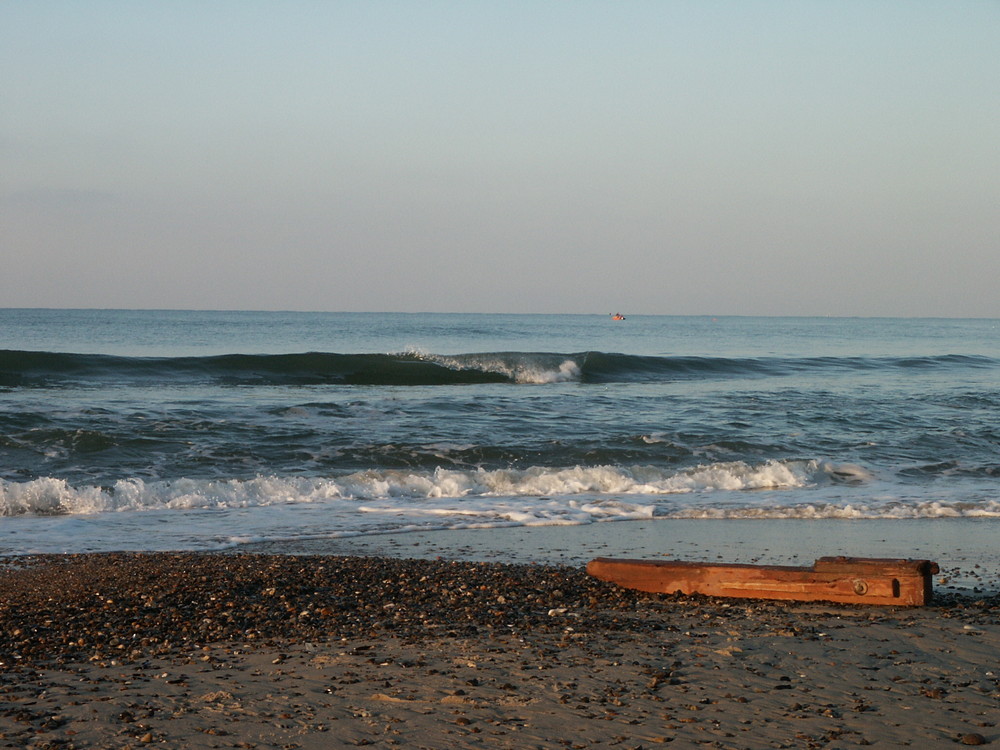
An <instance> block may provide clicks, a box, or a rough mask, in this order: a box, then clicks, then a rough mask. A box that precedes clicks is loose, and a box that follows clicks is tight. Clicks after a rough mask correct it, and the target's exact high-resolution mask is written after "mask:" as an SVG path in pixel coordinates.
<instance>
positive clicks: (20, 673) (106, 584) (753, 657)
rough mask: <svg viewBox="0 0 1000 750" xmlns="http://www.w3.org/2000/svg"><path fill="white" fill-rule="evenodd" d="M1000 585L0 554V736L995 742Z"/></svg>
mask: <svg viewBox="0 0 1000 750" xmlns="http://www.w3.org/2000/svg"><path fill="white" fill-rule="evenodd" d="M997 654H1000V597H997V596H995V595H983V596H976V597H973V596H963V595H959V594H954V593H939V595H938V596H937V597H936V599H935V602H934V603H933V604H932V605H931V606H928V607H922V608H913V609H897V608H864V607H856V606H835V605H825V604H812V603H810V604H793V603H780V602H761V601H753V600H729V601H724V600H710V599H705V598H701V597H682V596H676V595H670V596H664V595H646V594H640V593H636V592H629V591H624V590H621V589H618V588H615V587H613V586H611V585H609V584H605V583H602V582H599V581H595V580H593V579H590V578H588V577H587V576H586V575H585V574H584V573H583V570H582V568H580V567H578V566H551V565H541V564H537V565H523V564H519V565H508V564H501V563H497V562H470V561H455V560H438V559H398V558H395V557H389V556H382V557H337V556H329V555H323V556H287V555H286V556H278V555H263V554H236V555H211V554H171V553H155V554H110V555H74V556H55V557H37V558H28V559H14V560H8V561H6V564H5V565H4V566H3V567H2V568H0V661H2V663H3V667H2V671H0V747H18V748H22V747H23V748H39V749H41V748H55V747H59V748H109V749H110V748H124V747H131V748H138V747H169V748H230V747H242V748H300V747H301V748H328V747H357V746H368V745H372V746H378V747H393V746H399V747H412V748H477V747H488V748H553V749H557V748H577V749H579V748H606V747H622V748H638V747H642V748H651V747H660V746H664V745H668V744H669V745H671V746H673V747H720V748H783V747H784V748H803V747H806V748H810V747H815V748H820V747H830V748H834V747H838V748H839V747H854V746H864V745H878V746H882V747H901V746H907V745H909V746H913V747H921V748H928V747H952V746H954V745H955V744H956V743H959V744H961V743H965V744H996V743H998V742H1000V728H998V727H997V724H996V722H997V720H998V717H1000V659H998V656H997Z"/></svg>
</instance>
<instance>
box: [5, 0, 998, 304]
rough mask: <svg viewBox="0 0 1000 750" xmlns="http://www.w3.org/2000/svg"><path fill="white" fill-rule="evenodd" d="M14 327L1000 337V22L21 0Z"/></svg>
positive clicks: (812, 14)
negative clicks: (30, 322) (59, 320)
mask: <svg viewBox="0 0 1000 750" xmlns="http://www.w3.org/2000/svg"><path fill="white" fill-rule="evenodd" d="M0 244H2V248H3V250H2V253H3V255H2V257H3V269H2V270H0V307H21V306H37V307H153V308H161V307H169V308H206V309H216V308H220V309H299V310H358V311H367V310H400V311H424V310H428V311H483V312H516V311H525V312H598V313H602V314H603V313H607V312H610V311H613V310H622V311H623V312H632V313H664V314H715V315H721V314H747V315H752V314H761V315H892V316H924V315H926V316H939V315H940V316H978V317H1000V291H998V282H997V279H1000V2H996V1H995V0H981V1H980V2H961V1H957V2H940V1H938V2H921V1H919V0H900V1H898V2H887V1H885V2H878V1H876V0H864V1H860V2H842V1H836V2H835V1H833V0H831V1H830V2H808V1H806V0H795V1H791V0H790V1H788V2H777V1H771V0H758V1H754V0H734V1H733V2H710V1H705V0H699V1H697V2H695V1H694V0H692V1H691V2H669V1H668V0H658V1H656V2H628V1H626V0H615V1H613V2H612V1H608V2H588V1H587V0H580V1H577V2H544V1H542V0H532V1H531V2H517V1H511V0H506V1H504V2H474V1H470V0H456V1H455V2H436V1H433V0H421V1H417V0H413V1H411V2H377V1H376V2H360V1H358V2H333V1H330V2H306V1H303V0H282V1H281V2H276V1H274V2H257V1H255V0H238V1H233V2H223V1H215V2H203V1H201V0H198V1H197V2H195V1H193V0H192V1H188V0H169V1H166V0H165V1H163V2H159V1H157V0H146V1H144V2H125V1H124V0H123V1H121V2H102V1H101V0H88V2H79V1H78V0H77V1H74V2H69V1H67V2H55V1H52V0H32V2H16V1H15V0H0Z"/></svg>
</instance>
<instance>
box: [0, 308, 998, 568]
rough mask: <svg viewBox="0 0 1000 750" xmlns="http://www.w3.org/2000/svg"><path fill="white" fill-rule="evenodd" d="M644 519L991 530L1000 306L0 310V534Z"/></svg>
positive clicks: (245, 536)
mask: <svg viewBox="0 0 1000 750" xmlns="http://www.w3.org/2000/svg"><path fill="white" fill-rule="evenodd" d="M660 518H696V519H703V520H709V521H714V522H717V523H719V524H724V523H725V522H726V520H727V519H734V518H736V519H747V518H750V519H757V520H759V521H760V522H761V523H762V524H768V523H774V524H778V523H786V522H787V520H788V519H796V520H797V521H799V522H801V523H802V524H808V523H809V522H810V521H821V520H823V519H893V520H895V519H898V520H901V521H902V520H908V519H941V518H962V519H965V521H964V522H965V523H968V520H969V519H973V520H975V521H977V522H979V523H982V524H996V523H998V522H997V521H996V519H998V518H1000V321H998V320H953V319H940V320H939V319H905V320H902V319H867V318H866V319H843V318H750V317H745V318H744V317H719V318H713V317H667V316H631V315H628V316H627V317H626V320H624V321H615V320H612V319H611V317H610V316H609V315H606V314H600V315H598V314H595V315H465V314H348V313H291V312H289V313H279V312H190V311H103V310H44V309H39V310H21V309H16V310H15V309H7V310H0V554H5V555H10V554H20V553H29V552H80V551H101V550H118V549H129V550H162V549H190V550H211V549H223V548H232V547H239V546H240V545H245V544H252V543H258V542H269V543H271V544H272V547H275V548H278V549H280V547H281V545H282V544H283V543H287V544H288V545H289V546H290V547H292V546H294V545H295V544H297V543H301V542H302V541H304V540H322V539H336V538H340V537H346V536H358V535H374V534H385V533H387V532H406V531H422V530H430V529H456V530H457V529H470V528H486V529H488V528H496V527H505V526H518V525H523V526H544V525H560V524H579V525H583V524H593V523H596V522H603V521H622V522H628V521H630V520H637V519H642V520H649V519H660ZM627 528H628V527H627V526H624V525H623V526H621V527H619V531H621V529H627ZM997 528H1000V525H998V526H997Z"/></svg>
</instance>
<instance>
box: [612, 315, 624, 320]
mask: <svg viewBox="0 0 1000 750" xmlns="http://www.w3.org/2000/svg"><path fill="white" fill-rule="evenodd" d="M611 319H612V320H625V316H624V315H622V314H621V313H615V314H614V315H612V316H611Z"/></svg>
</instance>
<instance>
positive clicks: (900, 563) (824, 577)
mask: <svg viewBox="0 0 1000 750" xmlns="http://www.w3.org/2000/svg"><path fill="white" fill-rule="evenodd" d="M937 572H938V566H937V564H936V563H933V562H931V561H929V560H899V559H878V558H855V557H823V558H820V559H819V560H817V561H816V562H815V563H814V564H813V565H812V567H794V566H787V565H746V564H739V563H734V564H715V563H698V562H687V561H679V560H629V559H615V558H600V557H599V558H597V559H594V560H591V561H590V563H589V564H588V565H587V573H589V574H590V575H592V576H594V577H595V578H600V579H601V580H604V581H609V582H611V583H616V584H618V585H620V586H624V587H626V588H632V589H637V590H639V591H648V592H652V593H663V594H669V593H674V592H680V593H683V594H706V595H708V596H723V597H743V598H759V599H786V600H794V601H830V602H839V603H850V604H879V605H897V606H921V605H924V604H926V603H927V602H929V601H930V599H931V596H932V593H933V582H932V575H933V574H934V573H937Z"/></svg>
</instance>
